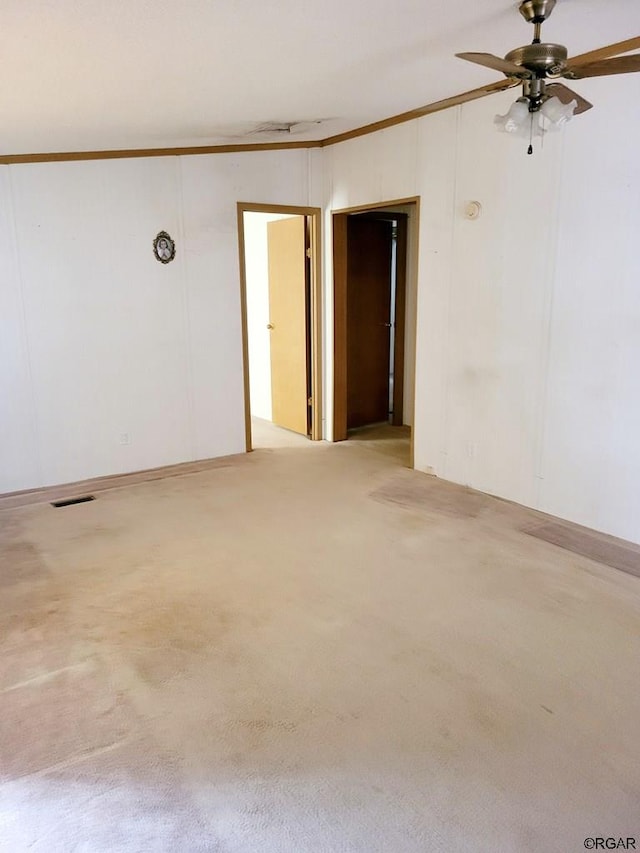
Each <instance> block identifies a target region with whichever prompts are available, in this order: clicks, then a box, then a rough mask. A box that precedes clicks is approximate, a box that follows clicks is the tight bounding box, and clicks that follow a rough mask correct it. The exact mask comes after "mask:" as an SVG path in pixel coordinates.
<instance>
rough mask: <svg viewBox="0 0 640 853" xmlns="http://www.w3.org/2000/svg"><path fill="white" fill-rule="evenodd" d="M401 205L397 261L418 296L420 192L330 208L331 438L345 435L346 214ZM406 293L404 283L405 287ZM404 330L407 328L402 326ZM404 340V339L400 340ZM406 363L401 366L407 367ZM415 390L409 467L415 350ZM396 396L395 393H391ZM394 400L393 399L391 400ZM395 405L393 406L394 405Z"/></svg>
mask: <svg viewBox="0 0 640 853" xmlns="http://www.w3.org/2000/svg"><path fill="white" fill-rule="evenodd" d="M400 205H407V206H413V208H412V210H411V212H410V213H409V214H408V217H407V226H408V228H409V229H411V240H410V241H409V234H407V238H408V245H407V248H406V251H405V252H404V259H400V258H399V268H400V265H401V264H402V263H403V260H404V263H405V270H404V271H405V273H406V266H409V267H410V269H411V273H412V275H411V281H410V282H409V281H407V282H406V283H407V284H408V285H409V286H411V287H412V288H413V289H414V293H415V294H416V296H417V285H418V242H419V234H420V196H411V197H409V198H400V199H392V200H390V201H380V202H373V203H371V204H360V205H357V206H356V207H344V208H339V209H336V210H332V211H331V221H332V231H333V440H334V441H344V440H345V439H346V438H347V265H346V257H347V254H346V250H347V216H349V214H352V213H377V212H382V211H384V210H385V209H387V208H389V207H398V206H400ZM409 245H410V246H411V248H412V256H411V262H410V264H407V263H406V262H407V261H408V260H409V259H408V251H409ZM405 294H406V287H405ZM410 322H411V327H412V333H413V339H414V341H415V336H416V324H417V311H416V312H414V316H413V317H412V318H411V319H410ZM405 331H406V329H405ZM403 337H405V339H406V335H404V336H403ZM403 343H404V341H403ZM406 367H407V366H406V363H405V364H404V370H405V371H406ZM413 381H414V393H413V400H412V405H411V424H412V426H411V454H410V467H411V468H413V467H414V452H413V436H414V421H415V353H414V364H413ZM394 390H395V387H394ZM394 398H395V395H394ZM394 402H395V400H394ZM394 408H395V406H394Z"/></svg>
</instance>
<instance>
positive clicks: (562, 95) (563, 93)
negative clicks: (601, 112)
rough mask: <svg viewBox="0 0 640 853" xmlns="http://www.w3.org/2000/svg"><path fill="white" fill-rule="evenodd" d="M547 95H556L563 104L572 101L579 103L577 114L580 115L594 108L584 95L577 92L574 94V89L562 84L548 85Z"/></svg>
mask: <svg viewBox="0 0 640 853" xmlns="http://www.w3.org/2000/svg"><path fill="white" fill-rule="evenodd" d="M547 94H549V95H551V97H553V96H554V95H555V97H556V98H558V99H559V100H560V101H562V103H563V104H570V103H571V101H577V102H578V106H577V107H576V111H575V114H576V115H580V113H586V111H587V110H590V109H591V108H592V107H593V104H590V103H589V101H587V100H586V99H585V98H583V97H582V95H579V94H578V93H577V92H574V91H573V89H570V88H569V87H568V86H563V85H562V83H548V84H547Z"/></svg>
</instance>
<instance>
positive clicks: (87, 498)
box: [51, 495, 95, 507]
mask: <svg viewBox="0 0 640 853" xmlns="http://www.w3.org/2000/svg"><path fill="white" fill-rule="evenodd" d="M87 501H95V498H94V496H93V495H83V496H82V497H81V498H67V499H66V500H64V501H52V502H51V506H55V507H61V506H73V505H74V504H86V503H87Z"/></svg>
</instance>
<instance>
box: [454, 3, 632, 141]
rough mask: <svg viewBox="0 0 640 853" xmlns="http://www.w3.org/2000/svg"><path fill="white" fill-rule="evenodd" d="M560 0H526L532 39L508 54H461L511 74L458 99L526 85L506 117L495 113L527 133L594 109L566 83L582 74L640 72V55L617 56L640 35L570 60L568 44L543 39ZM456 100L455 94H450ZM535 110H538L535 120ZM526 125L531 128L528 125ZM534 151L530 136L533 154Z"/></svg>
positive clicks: (508, 126) (503, 124)
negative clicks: (546, 22) (532, 30)
mask: <svg viewBox="0 0 640 853" xmlns="http://www.w3.org/2000/svg"><path fill="white" fill-rule="evenodd" d="M555 5H556V0H522V2H521V3H520V5H519V7H518V8H519V11H520V14H521V15H522V16H523V18H524V19H525V20H526V21H528V22H529V23H531V24H533V26H534V36H533V41H532V43H531V44H528V45H525V46H524V47H517V48H515V49H514V50H511V51H510V52H509V53H507V55H506V56H505V57H504V59H501V58H500V57H499V56H494V55H493V54H491V53H457V54H456V56H458V57H460V59H466V60H467V61H469V62H475V63H476V64H478V65H484V66H485V67H487V68H493V69H495V70H496V71H502V73H503V74H504V75H505V76H506V77H507V78H508V79H507V80H506V81H499V82H498V83H497V84H493V85H492V86H486V87H484V88H483V89H478V90H474V91H473V92H468V93H465V94H464V95H460V96H459V101H458V102H460V103H463V102H464V101H467V100H472V99H474V98H476V97H483V96H484V95H489V94H491V93H492V92H494V91H503V90H504V89H508V88H511V87H512V86H517V85H520V84H521V85H522V96H521V97H520V98H518V99H517V101H516V102H515V103H514V104H513V105H512V106H511V109H510V110H509V112H508V113H507V114H506V116H496V124H498V126H499V127H500V129H501V130H505V131H507V132H510V133H514V132H520V133H521V134H522V133H526V132H528V133H529V134H530V136H531V138H532V137H533V135H534V134H535V135H541V134H542V133H544V132H545V130H547V129H549V128H553V127H559V126H561V125H562V124H564V123H565V122H566V121H567V120H568V119H570V118H571V117H572V116H573V114H574V112H575V114H576V115H577V114H579V113H583V112H586V110H590V109H591V107H592V106H593V104H590V103H589V101H587V100H585V99H584V98H583V97H581V96H580V95H579V94H577V92H574V91H573V90H572V89H570V88H569V87H568V86H565V85H564V84H563V83H558V82H555V81H556V80H558V79H560V78H564V79H565V80H581V79H582V78H584V77H604V76H608V75H610V74H628V73H630V72H633V71H640V54H635V55H633V56H619V54H621V53H625V52H626V51H629V50H633V49H634V48H636V47H639V46H640V39H638V38H633V39H628V40H627V41H624V42H617V43H616V44H612V45H608V46H607V47H603V48H600V49H598V50H593V51H590V52H589V53H584V54H581V55H580V56H575V57H573V58H571V59H569V55H568V51H567V48H566V47H564V46H563V45H561V44H551V43H547V42H543V41H542V40H541V37H540V35H541V29H542V24H543V23H544V21H546V20H547V18H548V17H549V16H550V15H551V13H552V12H553V9H554V7H555ZM451 100H452V101H453V102H455V101H456V100H457V99H455V98H452V99H451ZM535 114H539V115H540V116H542V118H539V117H538V121H537V123H534V116H535ZM527 125H528V127H527ZM532 151H533V148H532V145H531V139H530V145H529V153H530V154H531V153H532Z"/></svg>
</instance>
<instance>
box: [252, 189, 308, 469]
mask: <svg viewBox="0 0 640 853" xmlns="http://www.w3.org/2000/svg"><path fill="white" fill-rule="evenodd" d="M236 208H237V217H238V220H237V221H238V253H239V263H240V317H241V325H242V372H243V380H244V429H245V446H246V451H247V453H249V452H250V451H251V450H252V446H251V397H250V394H249V331H248V328H247V271H246V264H245V239H244V214H245V213H290V214H291V216H304V217H307V222H308V223H309V232H310V233H309V237H310V244H311V264H310V279H311V280H310V291H311V293H310V296H311V300H310V301H311V305H310V310H311V324H310V326H311V328H310V329H309V334H310V338H311V399H312V401H313V402H312V406H311V409H312V412H311V440H312V441H319V440H320V439H321V438H322V252H321V245H322V244H321V242H320V238H321V231H320V228H321V220H322V210H321V208H319V207H300V206H297V205H290V204H256V203H253V202H244V201H239V202H237V205H236Z"/></svg>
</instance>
